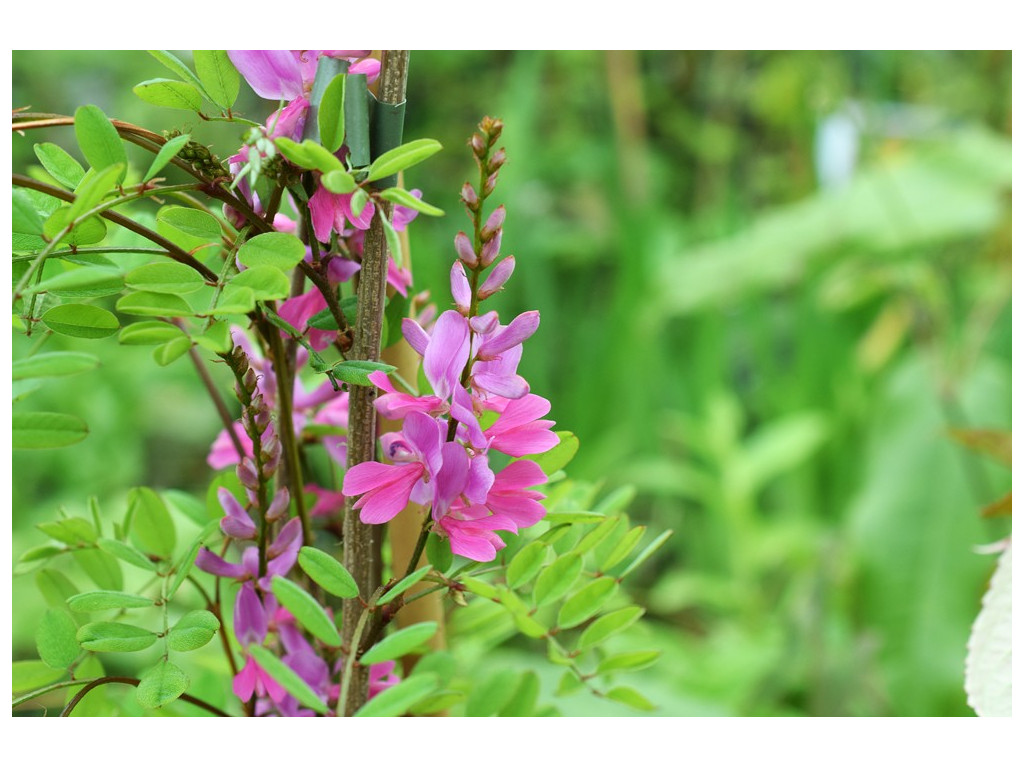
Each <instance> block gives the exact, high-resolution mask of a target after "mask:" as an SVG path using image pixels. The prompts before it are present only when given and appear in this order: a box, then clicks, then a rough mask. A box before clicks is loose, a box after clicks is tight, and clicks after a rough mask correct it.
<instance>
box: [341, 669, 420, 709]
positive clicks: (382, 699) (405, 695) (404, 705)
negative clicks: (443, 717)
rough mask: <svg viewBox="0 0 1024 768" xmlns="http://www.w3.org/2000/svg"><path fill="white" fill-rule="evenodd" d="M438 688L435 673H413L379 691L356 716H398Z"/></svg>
mask: <svg viewBox="0 0 1024 768" xmlns="http://www.w3.org/2000/svg"><path fill="white" fill-rule="evenodd" d="M437 688H438V680H437V677H436V676H435V675H432V674H423V675H413V676H412V677H409V678H406V679H405V680H403V681H402V682H400V683H399V684H398V685H395V686H392V687H391V688H388V689H387V690H384V691H381V692H380V693H378V694H377V695H376V696H374V697H373V698H372V699H370V700H369V701H368V702H366V704H364V705H363V706H362V707H361V708H360V709H359V710H358V711H357V712H356V713H355V716H356V717H398V716H399V715H403V714H405V713H406V712H407V711H408V710H409V709H410V708H411V707H414V706H415V705H416V704H418V703H420V702H421V701H423V700H424V699H425V698H427V696H429V695H430V694H432V693H433V692H434V691H436V690H437Z"/></svg>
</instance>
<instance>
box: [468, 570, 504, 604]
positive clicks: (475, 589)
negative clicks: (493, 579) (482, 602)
mask: <svg viewBox="0 0 1024 768" xmlns="http://www.w3.org/2000/svg"><path fill="white" fill-rule="evenodd" d="M460 581H461V583H462V586H463V587H465V588H466V589H468V590H469V591H470V592H472V593H473V594H474V595H479V596H480V597H482V598H484V599H486V600H495V599H497V597H498V590H497V588H496V587H495V586H494V585H493V584H488V583H487V582H486V581H484V580H483V579H477V578H474V577H473V576H463V577H462V578H461V579H460Z"/></svg>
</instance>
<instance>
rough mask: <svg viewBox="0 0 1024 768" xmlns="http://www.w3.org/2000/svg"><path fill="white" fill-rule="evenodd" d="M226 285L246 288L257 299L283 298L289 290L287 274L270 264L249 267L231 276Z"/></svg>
mask: <svg viewBox="0 0 1024 768" xmlns="http://www.w3.org/2000/svg"><path fill="white" fill-rule="evenodd" d="M228 285H230V286H232V287H233V288H238V287H242V288H248V289H249V290H251V291H252V293H253V296H254V297H255V298H256V300H257V301H273V300H274V299H283V298H286V297H287V296H288V293H289V292H290V290H291V282H290V281H289V280H288V275H286V274H285V273H284V272H282V271H281V270H280V269H278V268H277V267H271V266H263V267H249V269H247V270H245V271H244V272H240V273H238V274H237V275H235V276H234V277H233V278H231V281H230V282H229V283H228Z"/></svg>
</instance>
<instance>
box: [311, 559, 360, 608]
mask: <svg viewBox="0 0 1024 768" xmlns="http://www.w3.org/2000/svg"><path fill="white" fill-rule="evenodd" d="M299 567H300V568H302V570H303V571H304V572H305V573H306V575H307V576H309V578H311V579H312V580H313V581H315V582H316V583H317V584H319V585H320V586H321V587H322V588H323V589H325V590H326V591H327V592H330V593H331V594H332V595H335V596H337V597H344V598H349V597H355V596H356V595H358V594H359V587H358V586H357V585H356V581H355V579H353V578H352V574H350V573H349V572H348V570H347V569H346V568H345V566H343V565H342V564H341V563H339V562H338V561H337V560H335V559H334V558H333V557H331V556H330V555H329V554H327V553H326V552H324V551H323V550H320V549H317V548H315V547H303V548H302V549H300V550H299Z"/></svg>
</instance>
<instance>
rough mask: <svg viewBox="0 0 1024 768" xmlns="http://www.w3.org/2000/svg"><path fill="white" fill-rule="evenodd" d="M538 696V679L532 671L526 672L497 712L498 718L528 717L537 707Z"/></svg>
mask: <svg viewBox="0 0 1024 768" xmlns="http://www.w3.org/2000/svg"><path fill="white" fill-rule="evenodd" d="M539 695H540V678H539V677H538V676H537V673H536V672H534V671H533V670H528V671H526V672H524V673H523V674H522V676H520V678H519V685H518V686H517V687H516V690H515V692H514V693H513V694H512V698H510V699H509V700H508V703H507V704H505V706H503V707H502V708H501V709H500V710H499V711H498V717H530V716H531V715H532V714H533V713H534V709H535V708H536V706H537V697H538V696H539Z"/></svg>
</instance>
